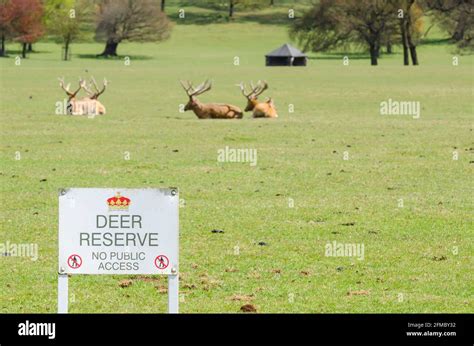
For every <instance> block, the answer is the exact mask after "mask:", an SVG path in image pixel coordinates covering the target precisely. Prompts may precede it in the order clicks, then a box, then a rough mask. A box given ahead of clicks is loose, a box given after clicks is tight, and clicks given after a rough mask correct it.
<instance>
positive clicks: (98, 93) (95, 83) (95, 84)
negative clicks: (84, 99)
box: [84, 77, 108, 99]
mask: <svg viewBox="0 0 474 346" xmlns="http://www.w3.org/2000/svg"><path fill="white" fill-rule="evenodd" d="M91 82H92V83H91V85H93V86H94V88H95V90H96V93H95V94H94V93H92V92H91V91H90V90H88V89H86V88H84V90H86V92H87V93H91V94H93V95H92V96H91V99H97V98H98V97H99V96H100V95H102V93H103V92H104V91H105V88H106V87H107V84H108V82H107V79H105V78H104V83H103V86H102V90H99V87H98V86H97V82H96V81H95V78H94V77H91Z"/></svg>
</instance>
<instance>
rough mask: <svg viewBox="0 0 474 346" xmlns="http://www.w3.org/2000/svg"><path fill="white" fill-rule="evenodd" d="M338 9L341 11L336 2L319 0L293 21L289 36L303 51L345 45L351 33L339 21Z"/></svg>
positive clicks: (323, 49)
mask: <svg viewBox="0 0 474 346" xmlns="http://www.w3.org/2000/svg"><path fill="white" fill-rule="evenodd" d="M338 11H341V8H340V7H339V6H338V3H336V2H334V1H333V0H321V1H320V2H319V3H318V4H316V5H314V6H313V7H312V8H311V9H310V10H309V11H308V12H306V13H305V14H304V15H303V16H302V17H300V18H297V19H296V20H295V21H294V24H293V26H292V27H291V28H290V37H291V38H292V39H294V40H296V41H298V43H299V44H300V45H302V46H303V50H304V51H308V50H311V51H313V52H323V51H327V50H330V49H334V48H337V47H340V46H342V45H347V43H348V41H350V40H352V38H351V35H352V33H351V31H350V30H349V28H348V27H346V26H345V25H343V23H341V22H340V21H339V18H338V16H337V12H338Z"/></svg>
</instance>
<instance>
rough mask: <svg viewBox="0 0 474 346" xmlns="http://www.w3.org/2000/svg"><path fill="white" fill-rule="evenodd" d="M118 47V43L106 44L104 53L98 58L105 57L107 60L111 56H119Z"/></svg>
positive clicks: (110, 42)
mask: <svg viewBox="0 0 474 346" xmlns="http://www.w3.org/2000/svg"><path fill="white" fill-rule="evenodd" d="M117 46H118V42H113V41H110V40H109V41H107V43H106V44H105V49H104V51H103V52H102V53H101V54H99V55H97V56H104V57H106V58H107V57H109V56H117Z"/></svg>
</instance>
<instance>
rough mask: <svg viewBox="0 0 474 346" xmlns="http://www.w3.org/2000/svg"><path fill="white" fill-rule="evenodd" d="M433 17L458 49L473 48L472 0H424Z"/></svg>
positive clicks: (473, 19) (473, 22)
mask: <svg viewBox="0 0 474 346" xmlns="http://www.w3.org/2000/svg"><path fill="white" fill-rule="evenodd" d="M424 3H425V6H426V8H427V9H428V10H430V11H431V13H432V14H433V17H434V19H435V20H436V21H437V22H438V23H439V25H440V26H441V27H442V28H443V29H444V30H446V31H447V32H448V33H449V35H450V38H451V40H452V41H453V42H456V43H457V46H458V48H460V49H469V50H473V49H474V44H473V42H474V41H473V40H472V38H473V37H474V3H473V2H472V0H442V1H441V0H424Z"/></svg>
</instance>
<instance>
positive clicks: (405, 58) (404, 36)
mask: <svg viewBox="0 0 474 346" xmlns="http://www.w3.org/2000/svg"><path fill="white" fill-rule="evenodd" d="M400 26H401V33H402V46H403V65H405V66H408V65H410V60H408V39H407V29H406V25H405V19H403V20H402V23H401V24H400Z"/></svg>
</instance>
